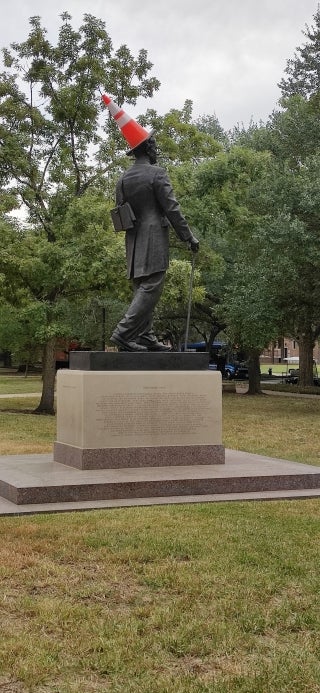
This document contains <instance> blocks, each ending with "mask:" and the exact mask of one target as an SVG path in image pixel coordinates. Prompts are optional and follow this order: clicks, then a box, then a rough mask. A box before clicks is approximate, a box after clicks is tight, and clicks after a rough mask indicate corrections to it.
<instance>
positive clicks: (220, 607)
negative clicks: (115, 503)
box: [0, 500, 320, 693]
mask: <svg viewBox="0 0 320 693" xmlns="http://www.w3.org/2000/svg"><path fill="white" fill-rule="evenodd" d="M0 533H1V539H0V564H1V568H0V575H1V598H0V623H1V638H0V662H1V664H0V690H2V689H3V690H4V691H10V693H26V692H28V693H29V692H30V693H31V692H32V693H82V692H83V693H93V692H96V691H99V692H101V693H104V692H109V691H110V692H112V693H211V692H217V693H233V692H237V693H294V692H297V693H302V692H305V693H316V692H319V690H320V664H319V662H320V611H319V590H320V577H319V533H320V504H319V501H317V500H306V501H299V502H293V501H288V502H285V501H282V502H272V503H230V504H228V503H222V504H200V505H194V506H192V505H181V506H166V507H149V508H127V509H119V510H112V511H95V512H91V513H68V514H60V515H44V516H39V515H38V516H34V517H17V518H11V519H9V518H2V519H1V520H0Z"/></svg>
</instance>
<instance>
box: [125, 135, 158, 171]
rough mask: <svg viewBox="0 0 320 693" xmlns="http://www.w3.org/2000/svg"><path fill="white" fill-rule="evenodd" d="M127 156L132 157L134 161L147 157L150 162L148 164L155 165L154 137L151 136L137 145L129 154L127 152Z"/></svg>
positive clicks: (155, 145) (155, 144) (155, 148)
mask: <svg viewBox="0 0 320 693" xmlns="http://www.w3.org/2000/svg"><path fill="white" fill-rule="evenodd" d="M128 154H131V155H133V156H134V157H135V158H136V159H139V158H140V157H142V156H147V157H148V159H149V161H150V164H156V162H157V143H156V140H155V137H153V135H151V137H149V138H148V139H147V140H145V141H144V142H142V143H141V144H139V146H138V147H135V148H134V149H132V150H131V152H128Z"/></svg>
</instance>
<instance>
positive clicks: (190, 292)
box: [184, 253, 196, 351]
mask: <svg viewBox="0 0 320 693" xmlns="http://www.w3.org/2000/svg"><path fill="white" fill-rule="evenodd" d="M195 259H196V258H195V254H194V253H192V258H191V272H190V285H189V301H188V314H187V324H186V334H185V338H184V350H185V351H187V344H188V337H189V325H190V315H191V303H192V286H193V276H194V264H195Z"/></svg>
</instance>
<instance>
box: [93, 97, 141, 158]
mask: <svg viewBox="0 0 320 693" xmlns="http://www.w3.org/2000/svg"><path fill="white" fill-rule="evenodd" d="M102 100H103V101H104V103H105V104H106V106H108V109H109V111H110V113H111V115H112V116H113V118H114V120H115V121H116V123H117V125H118V128H119V130H120V131H121V133H122V135H123V137H124V138H125V139H126V140H127V142H128V145H129V147H130V151H129V152H127V154H131V152H132V150H133V149H135V148H136V147H138V146H139V144H142V142H145V141H146V140H148V139H149V137H151V135H153V133H154V130H152V131H151V132H148V131H147V130H145V128H143V127H142V125H139V123H137V122H136V121H135V120H134V119H133V118H131V116H129V115H128V114H127V113H126V112H125V111H124V110H123V108H120V106H118V104H116V103H115V101H113V100H112V99H111V98H110V96H107V95H106V94H103V95H102Z"/></svg>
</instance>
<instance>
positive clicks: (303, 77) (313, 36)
mask: <svg viewBox="0 0 320 693" xmlns="http://www.w3.org/2000/svg"><path fill="white" fill-rule="evenodd" d="M313 19H314V25H312V26H311V27H308V26H307V25H306V27H305V31H303V32H302V33H303V35H304V36H305V38H306V39H307V41H306V43H305V44H304V45H303V46H302V47H298V48H297V49H296V51H297V52H296V53H295V55H294V57H293V58H290V60H288V61H287V67H286V70H285V72H286V74H287V75H288V76H287V77H283V78H282V79H281V81H280V83H279V85H278V86H279V87H280V89H281V91H282V94H283V96H293V95H295V94H300V95H301V96H303V97H304V98H309V97H310V96H311V95H312V94H318V93H319V91H320V7H319V5H318V9H317V12H316V13H315V15H314V17H313Z"/></svg>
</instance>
